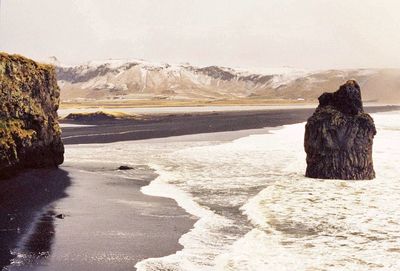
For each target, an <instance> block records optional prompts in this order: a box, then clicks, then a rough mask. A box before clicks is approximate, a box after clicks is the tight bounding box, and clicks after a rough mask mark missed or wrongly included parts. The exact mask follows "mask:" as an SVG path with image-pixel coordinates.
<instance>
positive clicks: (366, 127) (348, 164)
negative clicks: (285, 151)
mask: <svg viewBox="0 0 400 271" xmlns="http://www.w3.org/2000/svg"><path fill="white" fill-rule="evenodd" d="M375 134H376V129H375V125H374V121H373V119H372V118H371V116H370V115H368V114H366V113H364V110H363V105H362V100H361V90H360V87H359V85H358V83H357V82H356V81H354V80H350V81H347V82H346V83H345V84H344V85H342V86H340V88H339V90H338V91H336V92H335V93H324V94H322V95H321V96H320V97H319V106H318V108H317V109H316V111H315V113H314V114H313V115H312V116H311V117H310V118H309V119H308V121H307V124H306V131H305V138H304V147H305V151H306V153H307V170H306V176H307V177H311V178H322V179H343V180H362V179H373V178H375V171H374V167H373V162H372V143H373V138H374V136H375Z"/></svg>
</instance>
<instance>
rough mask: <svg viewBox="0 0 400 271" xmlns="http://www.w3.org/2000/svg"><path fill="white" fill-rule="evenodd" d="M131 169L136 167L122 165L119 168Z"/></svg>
mask: <svg viewBox="0 0 400 271" xmlns="http://www.w3.org/2000/svg"><path fill="white" fill-rule="evenodd" d="M131 169H134V168H133V167H130V166H120V167H118V170H131Z"/></svg>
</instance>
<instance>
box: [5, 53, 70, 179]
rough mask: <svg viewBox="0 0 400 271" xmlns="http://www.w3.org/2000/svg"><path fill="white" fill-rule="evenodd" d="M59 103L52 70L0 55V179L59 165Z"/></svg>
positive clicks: (21, 58)
mask: <svg viewBox="0 0 400 271" xmlns="http://www.w3.org/2000/svg"><path fill="white" fill-rule="evenodd" d="M59 102H60V89H59V87H58V86H57V80H56V74H55V69H54V67H52V66H51V65H43V64H39V63H36V62H35V61H32V60H30V59H27V58H25V57H22V56H18V55H8V54H5V53H0V178H1V177H4V176H9V175H11V174H13V173H15V171H17V170H19V169H21V168H37V167H48V166H56V165H59V164H61V163H62V162H63V153H64V148H63V144H62V142H61V130H60V127H59V125H58V120H57V119H58V117H57V109H58V106H59Z"/></svg>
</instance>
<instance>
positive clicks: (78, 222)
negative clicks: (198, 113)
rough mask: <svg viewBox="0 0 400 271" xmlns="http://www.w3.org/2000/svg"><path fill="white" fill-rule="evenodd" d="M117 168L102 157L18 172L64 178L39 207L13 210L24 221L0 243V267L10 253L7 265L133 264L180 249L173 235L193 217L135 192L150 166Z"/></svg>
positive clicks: (145, 179) (75, 267)
mask: <svg viewBox="0 0 400 271" xmlns="http://www.w3.org/2000/svg"><path fill="white" fill-rule="evenodd" d="M116 170H117V169H115V168H110V167H107V165H106V164H104V165H95V166H93V165H91V166H88V165H82V164H81V165H77V164H66V165H63V166H62V167H60V169H58V170H46V171H42V170H37V171H35V172H26V173H24V174H23V175H21V176H20V177H18V178H20V179H21V180H24V181H25V180H27V179H31V176H32V174H33V175H35V174H38V175H39V176H38V180H39V179H40V178H43V179H45V180H46V184H47V183H51V182H54V181H57V179H58V178H60V176H59V174H60V171H62V172H63V173H65V175H66V176H68V178H67V182H68V185H67V186H60V187H56V188H55V189H58V190H59V192H60V193H61V194H62V195H61V196H60V197H57V198H52V199H51V200H49V201H47V202H45V204H42V205H41V206H40V207H39V208H36V209H34V210H33V209H28V210H26V211H25V212H23V213H20V212H19V211H17V213H16V215H17V216H18V217H21V218H23V219H25V220H26V221H25V222H24V225H20V226H19V227H21V228H20V230H19V231H18V233H16V234H15V236H14V238H10V240H9V242H8V243H7V244H6V243H4V242H2V245H1V246H2V251H1V255H0V259H1V261H2V265H1V266H2V267H4V266H7V265H8V262H9V261H10V260H12V261H13V264H11V265H10V266H8V267H7V270H32V269H34V270H100V271H101V270H104V271H106V270H135V268H134V265H135V264H136V263H137V262H138V261H141V260H143V259H147V258H151V257H162V256H165V255H169V254H173V253H175V252H176V251H178V250H180V249H182V247H181V245H180V244H179V242H178V240H179V238H180V237H181V236H182V235H183V234H184V233H186V232H187V231H189V230H190V229H191V228H192V226H193V224H194V222H195V219H194V218H193V217H192V216H191V215H189V214H187V213H186V212H185V211H184V210H183V209H181V208H180V207H178V205H177V204H176V202H175V201H174V200H172V199H167V198H160V197H151V196H147V195H144V194H142V193H141V192H140V188H141V187H142V186H144V185H147V184H148V183H149V182H150V181H152V180H153V179H154V178H155V177H156V175H155V174H154V172H153V171H152V170H151V169H150V168H148V167H146V166H141V165H138V166H135V167H134V169H133V171H134V172H133V173H132V174H133V175H135V176H136V177H137V178H135V179H133V178H123V177H121V176H118V175H116V174H114V172H115V171H116ZM14 181H15V180H14ZM39 182H40V180H39ZM42 188H43V187H42ZM5 190H6V189H5ZM27 194H28V196H32V197H37V196H36V194H40V193H38V191H35V193H34V195H30V191H27V193H25V194H24V195H25V196H26V195H27ZM47 194H53V191H51V192H49V193H47ZM4 211H5V212H10V211H11V210H6V209H4V210H3V212H4ZM57 216H58V217H57ZM2 224H3V223H2ZM2 228H3V225H2ZM166 233H168V234H166ZM3 238H4V236H3ZM3 238H2V239H3ZM7 249H8V250H12V251H13V255H11V254H10V253H7V251H6V250H7ZM7 254H8V255H7Z"/></svg>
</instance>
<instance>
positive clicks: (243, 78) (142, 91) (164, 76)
mask: <svg viewBox="0 0 400 271" xmlns="http://www.w3.org/2000/svg"><path fill="white" fill-rule="evenodd" d="M56 70H57V76H58V83H59V86H60V88H61V98H62V100H63V101H70V102H73V101H84V100H132V99H169V100H187V99H196V100H238V99H272V100H274V99H280V100H281V99H284V100H289V101H306V102H307V101H309V102H315V101H316V99H317V98H318V96H319V95H320V94H321V93H322V92H325V91H329V92H332V91H335V90H336V88H337V86H339V85H341V84H343V83H344V82H345V81H347V80H348V79H355V80H357V81H358V83H359V84H360V86H361V88H362V95H363V99H364V101H367V102H381V103H398V102H400V69H346V70H318V71H311V70H298V69H292V68H280V69H263V70H246V69H235V68H228V67H220V66H208V67H197V66H193V65H190V64H179V65H170V64H164V63H150V62H146V61H143V60H108V61H92V62H89V63H86V64H83V65H77V66H62V65H57V67H56Z"/></svg>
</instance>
